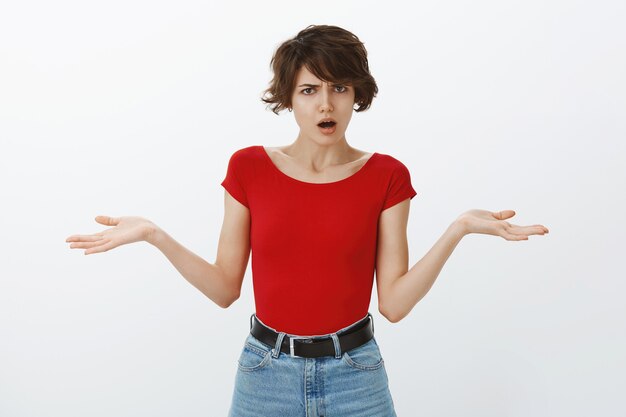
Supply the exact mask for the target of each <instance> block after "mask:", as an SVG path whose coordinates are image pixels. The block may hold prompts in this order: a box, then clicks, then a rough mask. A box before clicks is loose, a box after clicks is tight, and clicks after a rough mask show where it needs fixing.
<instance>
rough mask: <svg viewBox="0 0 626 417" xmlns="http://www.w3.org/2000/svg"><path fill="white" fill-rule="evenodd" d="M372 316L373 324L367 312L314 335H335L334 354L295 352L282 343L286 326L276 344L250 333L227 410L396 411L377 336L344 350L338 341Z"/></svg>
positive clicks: (309, 414)
mask: <svg viewBox="0 0 626 417" xmlns="http://www.w3.org/2000/svg"><path fill="white" fill-rule="evenodd" d="M253 316H254V314H253ZM368 319H370V320H372V325H373V317H372V316H371V314H369V313H368V314H367V316H366V317H365V318H363V319H361V320H359V321H357V322H356V323H353V324H351V325H350V326H348V327H345V328H343V329H340V330H338V331H337V332H335V333H329V334H327V335H318V336H309V337H311V338H312V339H315V338H324V337H330V338H332V339H333V342H334V345H335V355H334V356H322V357H318V358H301V357H292V356H291V355H290V354H289V353H284V352H281V351H280V350H279V349H278V348H279V347H280V346H281V344H282V341H283V338H284V336H285V335H286V334H285V333H284V332H278V331H276V332H277V333H278V334H279V335H278V339H277V340H276V345H275V346H270V345H267V344H265V343H263V342H261V341H260V340H258V339H257V338H255V337H254V336H252V334H248V336H247V337H246V340H245V344H244V347H243V350H242V352H241V355H240V357H239V360H238V364H237V375H236V377H235V388H234V391H233V397H232V402H231V406H230V411H229V414H228V416H229V417H357V416H358V417H370V416H371V417H396V413H395V411H394V406H393V400H392V398H391V393H390V392H389V386H388V379H387V372H386V371H385V364H384V361H383V358H382V356H381V354H380V350H379V348H378V343H377V342H376V339H375V338H372V339H370V340H369V341H368V342H366V343H365V344H363V345H361V346H358V347H356V348H354V349H351V350H348V351H345V352H341V349H340V346H339V339H338V337H337V335H338V334H341V333H343V332H344V331H346V330H349V329H350V328H351V327H352V326H355V325H356V324H358V323H361V322H362V320H368ZM257 320H258V318H257ZM259 321H260V320H259ZM266 327H267V326H266ZM287 336H292V335H289V334H287ZM293 336H296V335H293Z"/></svg>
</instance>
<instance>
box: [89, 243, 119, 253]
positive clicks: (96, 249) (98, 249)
mask: <svg viewBox="0 0 626 417" xmlns="http://www.w3.org/2000/svg"><path fill="white" fill-rule="evenodd" d="M114 247H115V245H114V244H112V243H111V241H110V240H107V242H106V244H104V245H99V246H96V247H93V248H90V249H87V250H86V251H85V255H90V254H92V253H100V252H106V251H108V250H109V249H113V248H114Z"/></svg>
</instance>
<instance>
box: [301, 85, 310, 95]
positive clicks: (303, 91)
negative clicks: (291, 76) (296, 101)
mask: <svg viewBox="0 0 626 417" xmlns="http://www.w3.org/2000/svg"><path fill="white" fill-rule="evenodd" d="M307 90H312V88H311V87H308V88H305V89H304V90H302V91H301V93H303V94H304V95H305V96H309V95H310V94H309V93H305V91H307Z"/></svg>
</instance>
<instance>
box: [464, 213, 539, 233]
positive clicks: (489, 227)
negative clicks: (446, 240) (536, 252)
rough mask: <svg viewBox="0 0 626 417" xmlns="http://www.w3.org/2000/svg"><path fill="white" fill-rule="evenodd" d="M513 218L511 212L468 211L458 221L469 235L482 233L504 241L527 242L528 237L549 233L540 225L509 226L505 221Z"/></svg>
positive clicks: (513, 214)
mask: <svg viewBox="0 0 626 417" xmlns="http://www.w3.org/2000/svg"><path fill="white" fill-rule="evenodd" d="M513 216H515V211H513V210H503V211H498V212H491V211H487V210H478V209H475V210H469V211H467V212H465V213H463V214H461V216H459V220H460V221H461V224H463V225H464V227H465V231H466V232H467V233H468V234H469V233H482V234H486V235H494V236H501V237H502V238H504V239H506V240H528V236H530V235H544V234H546V233H549V230H548V228H547V227H545V226H542V225H540V224H535V225H532V226H518V225H515V224H511V223H509V222H507V221H505V219H509V218H511V217H513Z"/></svg>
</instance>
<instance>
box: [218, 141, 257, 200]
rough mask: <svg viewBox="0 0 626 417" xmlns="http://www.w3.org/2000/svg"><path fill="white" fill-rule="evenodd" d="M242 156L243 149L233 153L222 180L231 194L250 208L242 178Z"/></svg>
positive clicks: (223, 185)
mask: <svg viewBox="0 0 626 417" xmlns="http://www.w3.org/2000/svg"><path fill="white" fill-rule="evenodd" d="M242 156H243V155H242V153H241V151H237V152H235V153H233V154H232V155H231V157H230V160H229V161H228V168H227V169H226V177H225V178H224V180H223V181H222V183H221V185H222V187H224V188H225V189H226V191H228V193H229V194H230V195H231V196H233V198H234V199H235V200H237V201H239V202H240V203H241V204H243V205H244V206H246V207H248V208H250V207H249V205H248V198H247V196H246V191H245V188H244V185H243V183H242V182H241V180H240V178H241V171H242V168H243V167H242V162H243V161H242Z"/></svg>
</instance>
